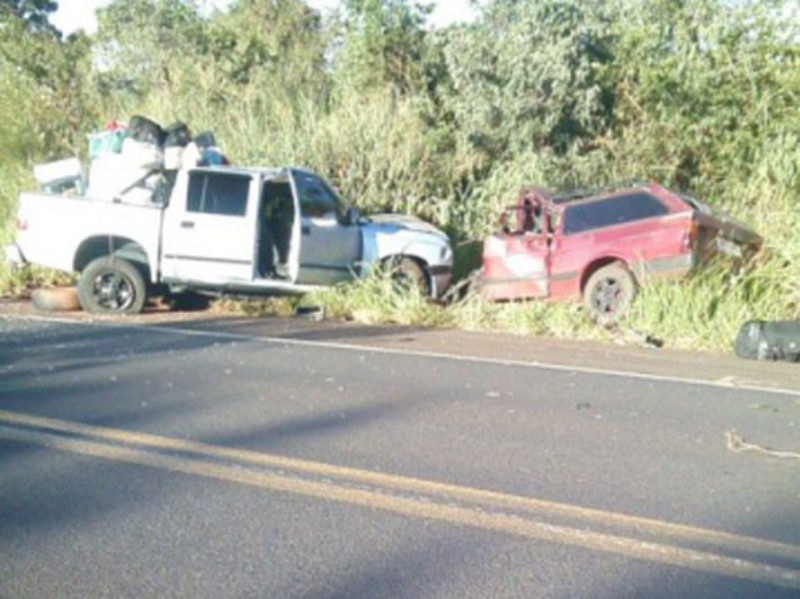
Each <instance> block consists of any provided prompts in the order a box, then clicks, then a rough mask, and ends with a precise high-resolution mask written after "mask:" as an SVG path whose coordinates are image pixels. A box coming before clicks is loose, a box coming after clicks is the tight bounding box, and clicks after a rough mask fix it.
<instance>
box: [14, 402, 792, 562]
mask: <svg viewBox="0 0 800 599" xmlns="http://www.w3.org/2000/svg"><path fill="white" fill-rule="evenodd" d="M0 423H7V424H13V425H21V426H32V427H37V428H43V429H49V430H52V431H57V432H61V433H70V434H76V435H83V436H88V437H94V438H95V439H103V440H106V441H114V442H117V443H127V444H130V445H136V446H138V447H140V448H149V449H155V450H166V451H180V452H183V453H190V454H194V455H198V456H203V457H208V458H214V459H222V460H231V461H235V462H239V463H243V464H252V465H255V466H261V467H267V468H275V469H278V470H284V471H288V472H295V473H300V474H306V475H312V476H316V477H323V478H324V477H327V478H334V479H338V480H339V481H347V482H350V483H360V484H367V485H372V486H376V487H382V488H384V489H387V490H389V489H391V490H395V491H402V492H410V493H420V494H425V495H429V496H435V497H440V498H442V499H444V500H448V499H450V500H454V501H466V502H473V503H479V504H481V505H483V506H485V507H489V508H496V509H509V510H517V511H523V512H527V513H531V514H538V515H542V516H550V517H554V516H555V517H563V518H570V519H572V520H575V521H578V522H585V523H588V524H596V525H602V526H615V527H617V528H619V529H622V530H623V531H631V532H637V533H640V534H650V535H654V536H657V537H659V538H661V539H672V540H674V541H677V542H684V543H685V542H697V543H702V544H704V545H707V546H710V547H712V548H719V549H728V550H730V551H747V552H750V553H756V554H760V555H763V556H765V557H773V558H777V559H788V560H793V561H797V562H800V547H798V546H796V545H787V544H784V543H778V542H775V541H766V540H762V539H756V538H752V537H746V536H740V535H735V534H731V533H725V532H720V531H714V530H708V529H703V528H698V527H694V526H688V525H683V524H675V523H671V522H664V521H661V520H654V519H650V518H643V517H639V516H630V515H627V514H620V513H616V512H608V511H604V510H598V509H592V508H585V507H580V506H574V505H569V504H563V503H557V502H552V501H545V500H541V499H535V498H531V497H524V496H520V495H512V494H508V493H500V492H496V491H488V490H484V489H476V488H471V487H463V486H459V485H453V484H447V483H440V482H434V481H427V480H421V479H416V478H410V477H405V476H397V475H392V474H385V473H380V472H371V471H368V470H359V469H355V468H348V467H344V466H335V465H332V464H324V463H319V462H311V461H306V460H299V459H295V458H288V457H284V456H278V455H271V454H267V453H259V452H255V451H249V450H246V449H235V448H229V447H219V446H216V445H209V444H206V443H198V442H195V441H188V440H184V439H175V438H169V437H161V436H156V435H150V434H147V433H137V432H131V431H125V430H120V429H111V428H105V427H98V426H92V425H87V424H80V423H76V422H67V421H63V420H55V419H52V418H44V417H40V416H32V415H27V414H21V413H17V412H7V411H4V410H0Z"/></svg>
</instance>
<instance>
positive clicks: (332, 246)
mask: <svg viewBox="0 0 800 599" xmlns="http://www.w3.org/2000/svg"><path fill="white" fill-rule="evenodd" d="M289 174H290V179H291V185H292V192H293V195H294V198H295V214H296V216H297V218H296V219H295V226H296V230H295V239H296V240H297V243H296V244H294V248H295V249H296V254H294V255H293V256H292V258H293V259H296V265H297V266H296V268H297V272H296V275H295V277H294V280H295V281H296V282H297V283H298V284H300V285H334V284H336V283H340V282H344V281H349V280H352V279H353V277H355V276H358V274H359V271H360V260H361V256H362V253H363V236H362V232H361V228H360V227H359V225H358V222H356V221H351V220H350V219H348V218H347V215H348V214H350V211H348V210H347V206H346V204H345V203H344V202H343V201H342V200H341V198H339V196H338V195H337V194H336V193H335V192H334V191H333V190H332V189H331V188H330V186H329V185H328V184H327V183H326V182H325V180H324V179H322V177H320V176H319V175H317V174H316V173H314V172H313V171H309V170H305V169H298V168H293V169H290V170H289ZM301 177H310V178H313V179H315V180H316V181H317V182H319V183H320V184H321V187H322V189H323V190H324V191H325V192H327V193H328V194H329V195H330V196H331V197H332V198H333V200H334V202H335V203H336V206H337V209H336V210H335V211H334V212H331V213H328V214H325V215H322V216H311V215H306V214H304V213H303V198H302V193H303V189H302V188H301V185H299V184H298V182H299V179H300V178H301Z"/></svg>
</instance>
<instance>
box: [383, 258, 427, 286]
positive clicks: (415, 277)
mask: <svg viewBox="0 0 800 599" xmlns="http://www.w3.org/2000/svg"><path fill="white" fill-rule="evenodd" d="M389 266H390V268H392V269H393V271H392V278H393V279H394V282H395V284H396V285H397V287H398V288H399V289H402V290H405V289H417V290H418V291H419V292H420V294H421V295H423V296H430V294H431V284H430V281H429V279H428V274H427V273H426V272H425V268H424V267H423V266H422V265H421V264H420V263H419V262H417V261H416V260H414V259H413V258H409V257H408V256H396V257H394V258H392V259H391V260H390V261H389Z"/></svg>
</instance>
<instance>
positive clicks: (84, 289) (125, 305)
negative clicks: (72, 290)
mask: <svg viewBox="0 0 800 599" xmlns="http://www.w3.org/2000/svg"><path fill="white" fill-rule="evenodd" d="M146 297H147V285H146V284H145V282H144V278H143V277H142V273H141V272H139V269H138V268H136V266H134V265H133V264H131V263H130V262H128V261H127V260H124V259H122V258H116V257H114V256H102V257H100V258H96V259H94V260H92V261H91V262H89V264H88V265H87V266H86V268H84V269H83V272H82V273H81V276H80V279H79V280H78V299H79V300H80V303H81V306H82V307H83V309H84V310H86V311H87V312H91V313H93V314H138V313H139V312H141V311H142V310H143V309H144V302H145V299H146Z"/></svg>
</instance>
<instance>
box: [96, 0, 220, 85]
mask: <svg viewBox="0 0 800 599" xmlns="http://www.w3.org/2000/svg"><path fill="white" fill-rule="evenodd" d="M97 20H98V30H97V34H96V36H95V38H94V52H95V55H96V59H95V62H96V64H97V66H98V71H99V73H98V74H99V83H100V86H101V89H102V90H103V92H104V93H114V92H117V93H119V92H129V93H132V94H134V95H135V96H138V97H142V96H144V95H145V94H147V93H149V92H150V91H151V90H153V89H155V88H166V89H167V90H169V89H170V88H171V87H172V85H173V79H174V78H175V76H176V75H177V74H178V73H179V72H180V71H181V69H182V68H183V65H184V64H185V63H186V62H187V61H193V60H198V59H199V54H201V52H202V49H203V48H204V44H205V38H204V35H205V30H204V21H203V19H202V17H201V16H200V14H199V10H198V7H197V4H196V2H195V1H194V0H139V1H137V2H128V1H127V0H113V1H112V2H111V3H110V4H108V5H107V6H106V7H105V8H101V9H99V10H98V11H97Z"/></svg>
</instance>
